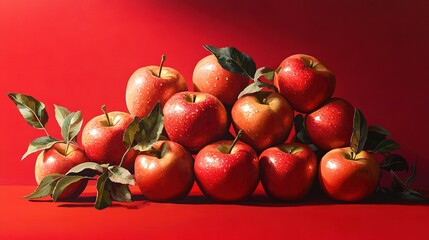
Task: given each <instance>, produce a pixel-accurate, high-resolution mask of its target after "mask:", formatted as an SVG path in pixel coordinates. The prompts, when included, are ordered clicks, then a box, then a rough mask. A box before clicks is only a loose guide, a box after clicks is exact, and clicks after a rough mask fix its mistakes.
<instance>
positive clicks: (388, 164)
mask: <svg viewBox="0 0 429 240" xmlns="http://www.w3.org/2000/svg"><path fill="white" fill-rule="evenodd" d="M380 168H381V169H384V170H387V171H390V170H393V171H403V170H405V171H407V170H408V163H407V160H405V158H404V157H402V156H401V155H399V154H391V155H389V156H387V157H386V158H384V159H383V161H382V162H381V164H380Z"/></svg>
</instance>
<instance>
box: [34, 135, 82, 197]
mask: <svg viewBox="0 0 429 240" xmlns="http://www.w3.org/2000/svg"><path fill="white" fill-rule="evenodd" d="M65 149H66V144H65V143H56V144H54V145H53V146H52V147H51V148H49V149H47V150H44V151H43V152H42V153H41V154H40V155H39V156H38V157H37V160H36V166H35V168H34V172H35V177H36V182H37V184H39V183H40V182H41V181H42V179H43V178H44V177H46V176H47V175H49V174H53V173H59V174H65V173H67V172H68V171H69V170H70V169H71V168H73V167H74V166H76V165H79V164H81V163H84V162H88V161H89V159H88V158H87V157H86V155H85V152H84V151H83V150H82V149H80V148H79V147H78V146H76V145H74V144H70V146H69V150H68V152H69V153H68V154H67V155H66V154H65ZM87 182H88V181H87V180H81V181H79V182H76V183H73V184H71V185H70V186H69V187H68V188H67V189H66V190H64V192H63V193H62V194H61V195H60V196H59V199H60V200H65V199H71V198H75V197H78V196H79V195H80V194H81V193H82V192H83V190H84V189H85V187H86V184H87Z"/></svg>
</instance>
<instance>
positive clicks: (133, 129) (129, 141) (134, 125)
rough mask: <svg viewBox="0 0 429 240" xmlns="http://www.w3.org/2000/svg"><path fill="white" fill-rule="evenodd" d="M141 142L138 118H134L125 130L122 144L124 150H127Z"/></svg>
mask: <svg viewBox="0 0 429 240" xmlns="http://www.w3.org/2000/svg"><path fill="white" fill-rule="evenodd" d="M141 141H142V139H141V134H140V125H139V118H138V117H134V119H133V121H131V122H130V123H129V124H128V126H127V128H126V129H125V132H124V137H123V139H122V142H123V143H124V146H125V147H126V148H129V147H130V146H131V147H132V146H134V145H135V143H136V142H141Z"/></svg>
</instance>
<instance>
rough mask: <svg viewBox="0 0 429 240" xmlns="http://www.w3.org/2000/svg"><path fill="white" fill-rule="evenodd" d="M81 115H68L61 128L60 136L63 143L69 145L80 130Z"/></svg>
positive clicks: (74, 113)
mask: <svg viewBox="0 0 429 240" xmlns="http://www.w3.org/2000/svg"><path fill="white" fill-rule="evenodd" d="M82 122H83V120H82V113H81V112H80V111H77V112H73V113H70V114H69V115H68V116H67V117H66V118H65V119H64V122H63V124H62V126H61V135H62V137H63V140H64V142H65V143H67V144H69V143H70V141H72V140H73V139H74V138H75V137H76V136H77V135H78V134H79V131H80V129H81V128H82Z"/></svg>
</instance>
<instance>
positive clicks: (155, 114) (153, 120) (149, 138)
mask: <svg viewBox="0 0 429 240" xmlns="http://www.w3.org/2000/svg"><path fill="white" fill-rule="evenodd" d="M139 126H140V133H141V138H140V139H141V141H139V142H137V144H136V145H135V146H134V149H136V150H138V151H141V152H143V151H147V150H149V149H150V148H151V147H152V146H153V144H154V143H155V142H157V141H158V139H159V137H160V136H161V133H162V129H163V128H164V116H163V114H162V109H161V103H159V102H158V103H157V104H156V105H155V107H154V108H153V109H152V111H151V112H150V114H149V115H148V116H147V117H145V118H143V119H142V120H140V123H139Z"/></svg>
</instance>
